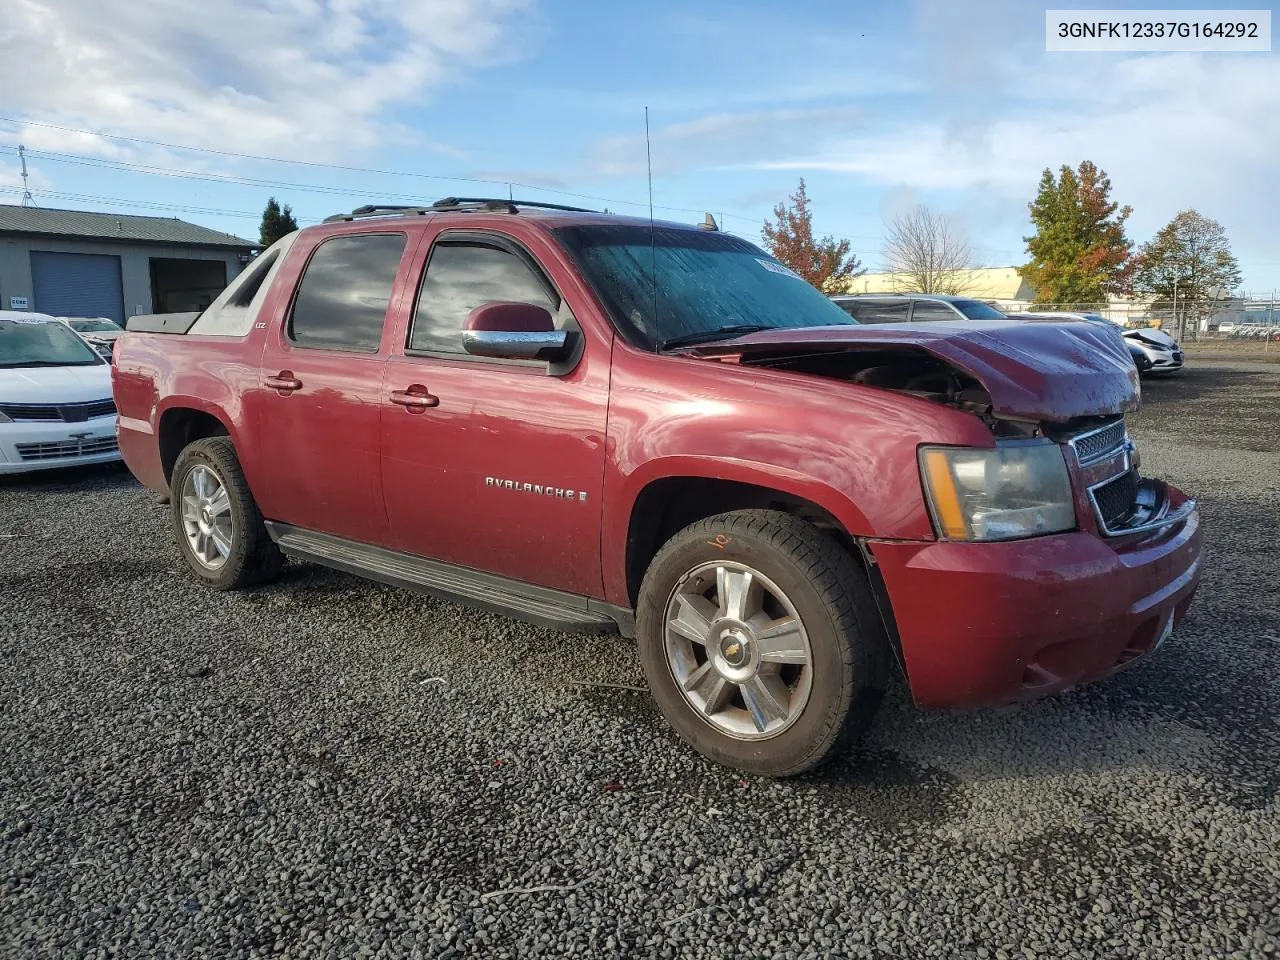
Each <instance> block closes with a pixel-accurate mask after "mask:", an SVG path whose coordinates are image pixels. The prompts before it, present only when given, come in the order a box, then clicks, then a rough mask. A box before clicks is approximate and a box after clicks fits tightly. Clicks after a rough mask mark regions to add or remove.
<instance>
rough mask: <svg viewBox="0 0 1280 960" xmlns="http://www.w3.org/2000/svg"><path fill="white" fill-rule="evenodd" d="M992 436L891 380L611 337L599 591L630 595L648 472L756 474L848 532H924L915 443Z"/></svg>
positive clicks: (742, 477)
mask: <svg viewBox="0 0 1280 960" xmlns="http://www.w3.org/2000/svg"><path fill="white" fill-rule="evenodd" d="M994 442H995V441H994V439H993V438H992V436H991V433H990V431H988V430H987V429H986V427H985V426H984V425H983V424H982V422H981V421H980V420H978V419H977V418H976V417H973V416H970V415H968V414H965V413H961V412H960V411H957V410H951V409H949V408H946V407H942V406H939V405H938V404H935V403H930V402H928V401H926V400H920V399H917V398H914V397H908V396H903V395H902V394H899V393H894V392H892V391H889V390H881V389H878V388H876V387H865V386H860V385H858V384H852V383H843V382H835V381H830V380H822V379H818V378H815V377H810V376H805V375H803V374H797V373H788V372H785V371H781V370H767V369H763V368H751V367H743V366H739V365H737V364H731V363H715V362H707V361H704V360H695V359H692V358H682V357H670V356H661V355H656V354H648V353H643V352H641V351H638V350H634V349H631V348H630V347H626V346H624V345H622V344H621V343H619V344H618V345H617V346H616V347H615V350H614V361H613V383H612V388H611V390H610V409H609V458H608V461H607V463H606V466H605V469H606V474H605V520H604V538H603V541H602V551H601V552H602V556H603V559H604V566H605V589H606V598H607V599H608V600H609V602H610V603H616V604H619V605H629V600H628V598H627V593H626V571H625V558H626V544H627V535H628V529H629V525H630V520H631V514H632V507H633V505H634V504H635V502H636V500H637V498H638V497H639V496H640V494H641V492H642V491H643V490H644V488H645V487H646V486H647V485H648V484H650V483H652V482H654V481H656V480H661V479H664V478H666V477H680V476H691V477H710V478H718V479H724V480H736V481H739V482H743V483H752V484H756V485H758V486H764V487H767V488H770V489H774V490H778V491H780V492H782V493H788V494H791V495H794V496H797V497H801V498H803V499H805V500H809V501H811V502H813V503H816V504H818V506H820V507H823V508H825V509H826V510H827V511H828V512H830V513H831V514H832V515H833V516H835V517H836V519H837V520H839V521H840V522H841V523H842V524H843V525H844V527H845V529H846V530H847V531H848V532H849V533H851V534H852V535H854V536H864V537H867V536H882V537H892V538H901V539H914V540H927V539H931V538H932V537H933V530H932V527H931V526H930V521H929V514H928V510H927V508H926V507H925V502H924V496H923V494H922V492H921V487H920V476H919V470H918V467H917V466H916V447H917V446H918V445H919V444H921V443H944V444H956V445H959V446H987V447H989V446H992V445H994Z"/></svg>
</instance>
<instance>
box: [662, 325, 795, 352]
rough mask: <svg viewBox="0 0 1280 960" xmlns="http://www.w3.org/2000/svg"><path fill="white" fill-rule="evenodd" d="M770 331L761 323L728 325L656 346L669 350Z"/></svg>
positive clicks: (665, 341)
mask: <svg viewBox="0 0 1280 960" xmlns="http://www.w3.org/2000/svg"><path fill="white" fill-rule="evenodd" d="M772 329H773V327H770V326H766V325H765V324H763V323H730V324H727V325H725V326H723V327H716V328H715V329H714V330H697V331H695V332H693V333H683V334H681V335H680V336H678V337H667V339H665V340H663V341H662V342H661V343H660V344H658V348H659V349H661V350H670V349H671V348H672V347H691V346H693V345H694V344H695V343H710V342H711V341H712V340H724V339H727V338H729V337H734V336H737V335H738V334H740V333H756V332H757V331H759V330H772Z"/></svg>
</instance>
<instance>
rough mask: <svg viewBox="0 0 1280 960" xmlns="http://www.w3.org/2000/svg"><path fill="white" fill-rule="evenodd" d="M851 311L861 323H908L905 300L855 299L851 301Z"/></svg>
mask: <svg viewBox="0 0 1280 960" xmlns="http://www.w3.org/2000/svg"><path fill="white" fill-rule="evenodd" d="M848 303H849V307H852V309H851V310H849V312H850V313H851V314H852V315H853V318H854V319H855V320H857V321H858V322H859V323H906V322H907V301H905V300H854V301H849V302H848Z"/></svg>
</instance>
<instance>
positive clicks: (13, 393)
mask: <svg viewBox="0 0 1280 960" xmlns="http://www.w3.org/2000/svg"><path fill="white" fill-rule="evenodd" d="M110 398H111V365H110V364H107V363H96V364H93V365H92V366H89V365H85V366H76V367H0V403H46V404H59V403H87V402H89V401H91V400H108V399H110Z"/></svg>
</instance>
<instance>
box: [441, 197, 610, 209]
mask: <svg viewBox="0 0 1280 960" xmlns="http://www.w3.org/2000/svg"><path fill="white" fill-rule="evenodd" d="M473 205H474V206H495V207H497V206H501V207H509V208H511V212H512V213H515V212H516V208H518V207H533V208H536V209H538V210H565V211H568V212H569V213H598V212H599V211H597V210H588V209H587V208H586V207H569V206H566V205H565V204H563V203H541V202H539V201H537V200H505V199H503V198H501V197H445V198H444V199H443V200H437V201H436V202H435V203H433V204H432V205H431V206H432V208H433V209H436V210H447V209H451V208H455V207H465V206H473Z"/></svg>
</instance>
